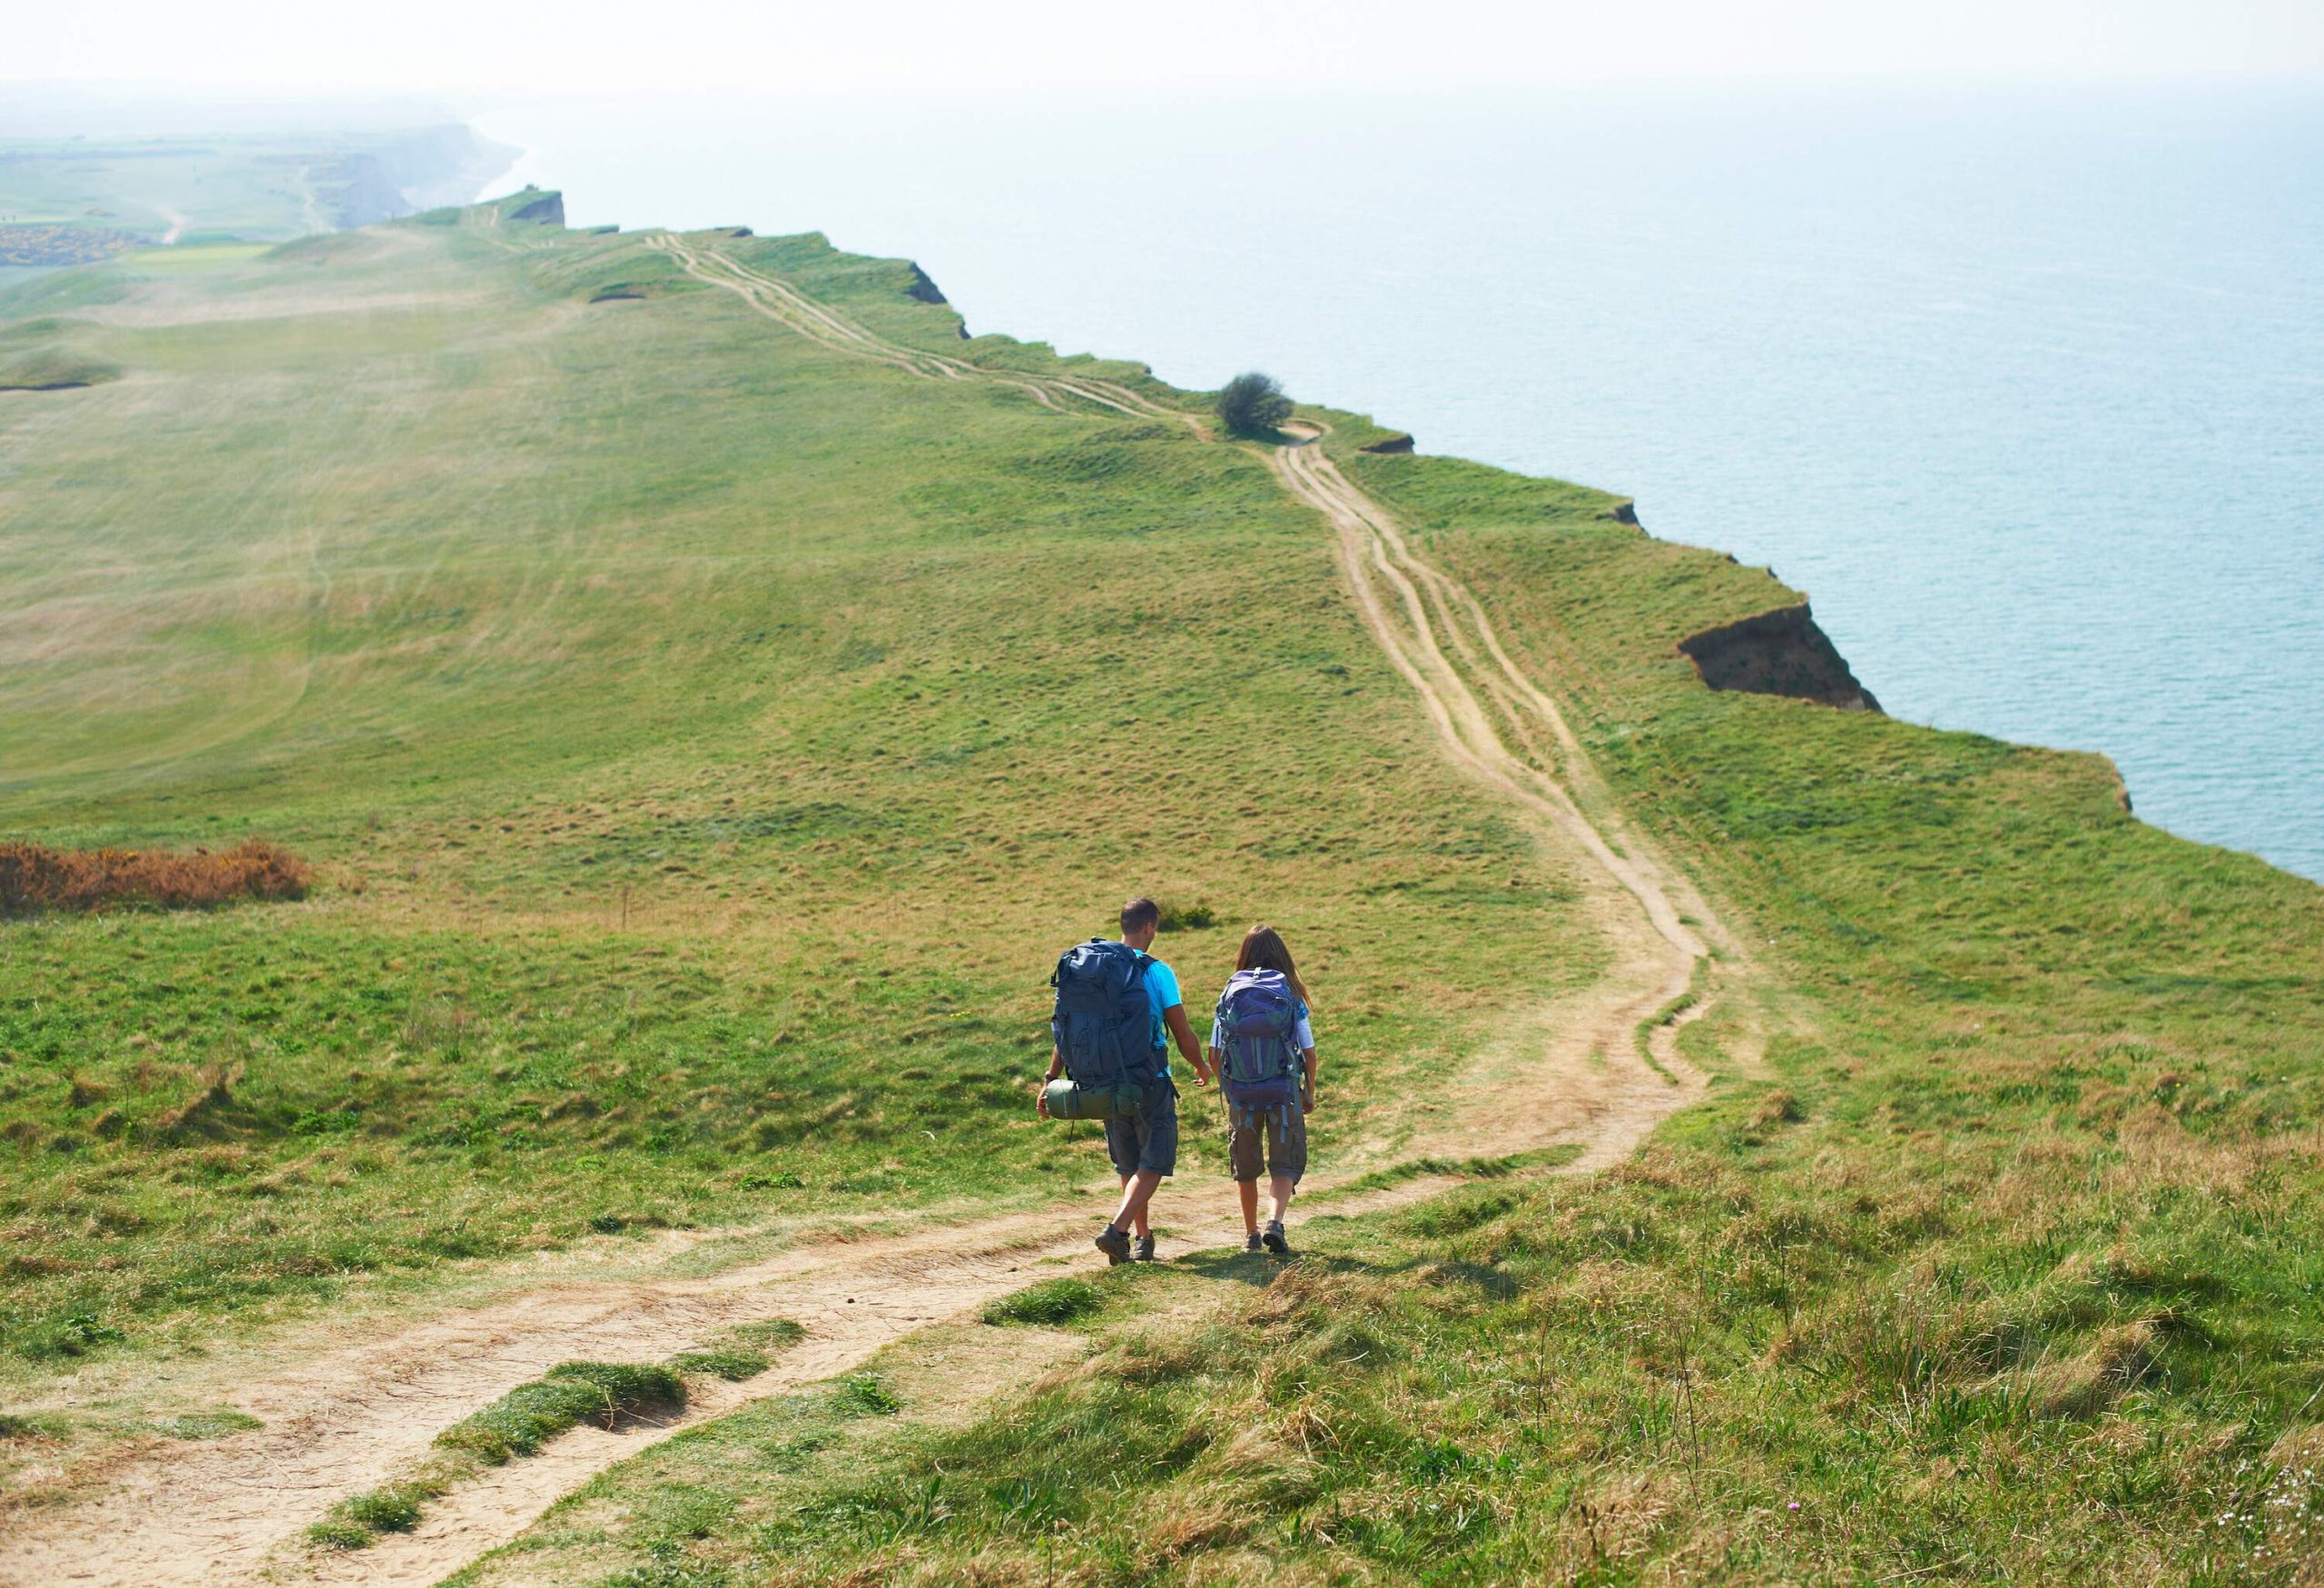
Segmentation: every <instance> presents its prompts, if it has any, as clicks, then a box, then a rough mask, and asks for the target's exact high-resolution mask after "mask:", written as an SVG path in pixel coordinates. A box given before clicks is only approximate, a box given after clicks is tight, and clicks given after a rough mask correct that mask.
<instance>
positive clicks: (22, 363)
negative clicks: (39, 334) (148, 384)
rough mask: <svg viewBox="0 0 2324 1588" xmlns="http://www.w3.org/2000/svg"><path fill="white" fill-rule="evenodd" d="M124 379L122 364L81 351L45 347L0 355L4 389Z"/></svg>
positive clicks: (42, 388) (48, 388) (48, 387)
mask: <svg viewBox="0 0 2324 1588" xmlns="http://www.w3.org/2000/svg"><path fill="white" fill-rule="evenodd" d="M120 379H121V366H120V365H118V364H113V363H109V362H107V361H106V360H103V359H92V358H88V357H85V356H84V355H82V354H79V353H73V352H64V351H59V350H51V349H41V350H34V351H32V352H27V353H20V354H18V355H16V356H15V357H14V358H0V391H65V390H73V389H74V388H76V387H82V386H102V385H103V384H104V383H105V382H106V381H108V380H120Z"/></svg>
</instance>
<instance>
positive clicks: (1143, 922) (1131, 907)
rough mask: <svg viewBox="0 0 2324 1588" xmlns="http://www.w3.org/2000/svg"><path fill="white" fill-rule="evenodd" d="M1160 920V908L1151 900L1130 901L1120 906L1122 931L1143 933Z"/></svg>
mask: <svg viewBox="0 0 2324 1588" xmlns="http://www.w3.org/2000/svg"><path fill="white" fill-rule="evenodd" d="M1161 920H1162V906H1161V905H1159V904H1157V903H1156V902H1154V901H1153V900H1151V899H1132V900H1131V901H1130V902H1128V903H1127V904H1125V905H1123V906H1122V930H1123V931H1124V932H1143V931H1145V930H1146V929H1147V927H1149V926H1154V925H1157V924H1159V923H1160V922H1161Z"/></svg>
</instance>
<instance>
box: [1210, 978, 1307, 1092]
mask: <svg viewBox="0 0 2324 1588" xmlns="http://www.w3.org/2000/svg"><path fill="white" fill-rule="evenodd" d="M1298 1024H1299V999H1298V996H1297V995H1296V994H1295V993H1294V992H1293V991H1291V984H1290V983H1289V982H1288V981H1285V979H1284V975H1283V972H1280V971H1237V972H1235V974H1234V975H1232V976H1230V977H1229V978H1227V981H1226V991H1224V992H1222V993H1220V994H1219V995H1218V1042H1219V1050H1220V1053H1221V1055H1222V1059H1221V1062H1220V1064H1219V1066H1218V1084H1219V1087H1220V1090H1223V1091H1225V1092H1226V1100H1227V1102H1228V1103H1229V1104H1230V1105H1231V1106H1233V1107H1234V1108H1235V1109H1236V1110H1240V1111H1242V1112H1244V1113H1246V1114H1256V1113H1257V1112H1258V1111H1259V1110H1264V1109H1276V1108H1283V1107H1285V1106H1287V1105H1290V1104H1293V1103H1296V1102H1297V1101H1298V1100H1299V1078H1300V1075H1301V1073H1302V1071H1303V1070H1304V1066H1303V1065H1302V1064H1301V1062H1300V1059H1299V1050H1298V1049H1297V1048H1295V1047H1294V1046H1293V1045H1292V1033H1293V1031H1294V1030H1295V1028H1296V1027H1297V1025H1298Z"/></svg>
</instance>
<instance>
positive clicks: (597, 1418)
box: [180, 1318, 892, 1550]
mask: <svg viewBox="0 0 2324 1588" xmlns="http://www.w3.org/2000/svg"><path fill="white" fill-rule="evenodd" d="M805 1333H806V1331H805V1330H803V1329H802V1328H801V1327H799V1326H798V1325H797V1324H795V1323H793V1322H792V1321H791V1320H790V1319H788V1318H772V1319H769V1320H767V1321H765V1322H763V1323H756V1324H744V1325H742V1326H739V1327H735V1328H733V1329H730V1330H728V1331H726V1334H725V1336H724V1338H723V1339H722V1340H720V1341H719V1342H718V1343H716V1344H714V1345H713V1346H709V1347H708V1348H706V1349H703V1350H698V1351H685V1352H681V1353H680V1354H679V1355H677V1356H673V1357H672V1358H670V1360H669V1361H668V1362H666V1363H664V1364H662V1365H660V1366H635V1365H632V1364H627V1363H618V1362H567V1363H565V1364H563V1365H562V1366H556V1367H552V1368H550V1369H549V1370H548V1372H547V1374H545V1375H543V1376H541V1377H539V1378H536V1379H533V1380H531V1381H530V1382H528V1383H526V1384H520V1385H518V1386H517V1387H516V1388H514V1389H512V1390H510V1391H508V1393H507V1394H506V1395H504V1396H500V1397H499V1398H498V1399H497V1400H496V1401H494V1402H493V1403H492V1404H491V1405H490V1406H486V1407H484V1408H483V1409H482V1410H480V1411H477V1412H474V1413H471V1414H470V1415H468V1416H466V1417H463V1418H461V1419H460V1420H459V1421H458V1422H457V1423H455V1424H453V1425H451V1426H450V1427H448V1428H447V1429H445V1430H444V1431H443V1432H442V1433H440V1434H438V1435H436V1438H435V1440H434V1448H435V1450H436V1452H437V1454H435V1455H430V1456H429V1457H428V1458H427V1459H426V1460H424V1461H421V1462H419V1463H417V1464H415V1465H410V1466H409V1467H408V1468H407V1470H405V1471H404V1472H403V1473H402V1474H401V1475H399V1476H398V1477H396V1478H395V1479H393V1480H391V1481H389V1482H388V1483H385V1484H379V1486H377V1487H375V1488H371V1489H367V1490H364V1491H363V1492H361V1493H360V1494H350V1495H349V1496H348V1497H347V1498H345V1499H343V1500H340V1502H338V1503H337V1504H334V1505H332V1506H331V1508H330V1512H329V1513H328V1514H325V1515H324V1517H323V1519H322V1520H321V1521H320V1522H317V1523H315V1524H311V1525H310V1526H309V1527H308V1528H307V1530H306V1534H305V1537H306V1540H307V1542H308V1543H309V1544H311V1545H313V1546H315V1547H317V1548H320V1549H333V1550H355V1549H365V1548H368V1547H369V1545H370V1544H371V1543H372V1541H373V1540H374V1539H376V1538H377V1537H378V1536H379V1534H383V1533H409V1532H410V1531H411V1530H412V1529H413V1528H415V1527H417V1526H419V1518H420V1514H421V1513H422V1512H423V1511H424V1510H425V1509H426V1507H427V1504H428V1502H429V1501H430V1500H435V1499H439V1498H441V1497H442V1496H443V1495H445V1494H449V1493H450V1492H451V1491H452V1490H453V1489H455V1488H457V1487H458V1486H459V1485H460V1484H464V1483H468V1482H471V1481H473V1480H474V1479H476V1478H477V1477H478V1476H480V1475H482V1474H483V1473H485V1472H486V1471H487V1469H489V1468H491V1467H496V1466H504V1465H507V1463H509V1462H511V1461H515V1460H518V1459H520V1458H522V1457H525V1456H528V1455H539V1454H540V1450H541V1447H542V1446H543V1445H547V1443H548V1442H549V1441H550V1440H552V1439H554V1438H556V1436H557V1435H560V1434H562V1433H565V1432H566V1430H567V1429H570V1428H576V1427H578V1426H579V1425H582V1424H583V1423H592V1424H596V1425H598V1426H600V1427H605V1428H617V1427H619V1426H621V1425H623V1424H625V1423H627V1422H630V1421H633V1420H635V1419H637V1418H641V1417H655V1416H663V1415H674V1414H675V1413H678V1412H681V1411H684V1409H685V1405H686V1384H685V1381H686V1379H687V1378H689V1377H714V1378H723V1379H726V1380H729V1381H735V1380H742V1379H747V1378H753V1377H755V1376H758V1375H759V1374H761V1373H763V1372H765V1371H766V1370H767V1368H768V1366H770V1365H771V1363H772V1356H773V1353H776V1352H780V1351H782V1350H783V1349H784V1348H785V1347H787V1346H791V1345H793V1344H795V1343H796V1342H797V1341H799V1340H800V1339H801V1338H803V1336H804V1335H805ZM867 1382H871V1381H869V1380H867ZM873 1387H874V1389H876V1385H874V1386H873ZM891 1409H892V1408H891ZM225 1415H226V1416H227V1417H228V1418H233V1417H235V1416H236V1415H237V1414H232V1413H228V1414H225ZM181 1420H182V1419H181ZM258 1425H259V1424H258V1422H257V1420H256V1419H255V1418H248V1417H243V1418H241V1419H240V1421H239V1423H238V1424H231V1425H224V1426H222V1427H221V1429H220V1432H231V1431H233V1429H234V1428H235V1427H237V1426H239V1427H257V1426H258ZM212 1436H214V1435H192V1434H188V1435H180V1437H186V1438H194V1437H212Z"/></svg>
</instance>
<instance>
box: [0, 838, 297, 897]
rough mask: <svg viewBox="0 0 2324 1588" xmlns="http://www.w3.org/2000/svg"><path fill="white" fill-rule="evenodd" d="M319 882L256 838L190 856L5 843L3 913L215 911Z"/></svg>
mask: <svg viewBox="0 0 2324 1588" xmlns="http://www.w3.org/2000/svg"><path fill="white" fill-rule="evenodd" d="M313 881H314V873H313V871H312V869H311V868H310V867H309V866H308V864H307V863H306V862H305V861H303V860H301V859H300V858H299V857H298V856H297V855H295V854H293V853H291V852H290V851H289V850H287V849H283V848H281V847H280V846H278V845H276V844H272V843H266V842H265V841H264V840H262V839H257V838H252V839H248V840H245V841H244V842H242V843H238V844H236V845H235V846H234V847H233V848H231V849H227V850H221V851H218V852H216V853H212V852H211V851H209V850H206V849H197V850H195V851H194V852H193V853H191V854H181V853H173V852H172V851H169V850H159V849H153V850H140V849H50V848H47V847H45V846H44V845H42V844H38V843H0V916H5V915H30V914H33V913H34V912H38V911H43V910H79V911H86V910H101V909H103V908H104V907H105V906H107V905H109V904H144V905H150V906H154V907H157V908H160V909H164V910H209V909H215V908H216V907H217V906H219V905H221V904H228V903H232V902H236V901H239V900H242V899H303V898H305V897H306V896H307V889H308V888H309V886H310V885H311V884H312V883H313Z"/></svg>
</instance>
